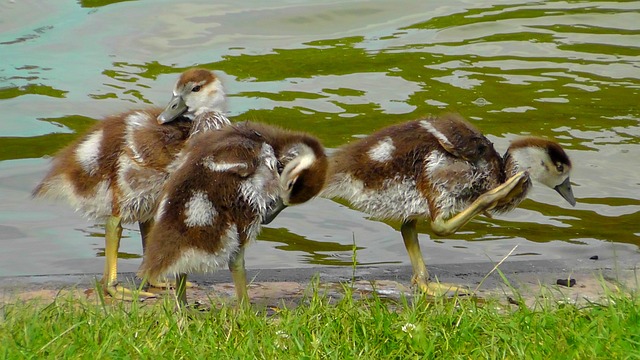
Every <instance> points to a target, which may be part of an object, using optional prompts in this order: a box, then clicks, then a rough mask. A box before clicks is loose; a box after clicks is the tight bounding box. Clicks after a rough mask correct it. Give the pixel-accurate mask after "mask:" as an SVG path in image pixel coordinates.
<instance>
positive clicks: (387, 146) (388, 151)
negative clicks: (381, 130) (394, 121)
mask: <svg viewBox="0 0 640 360" xmlns="http://www.w3.org/2000/svg"><path fill="white" fill-rule="evenodd" d="M395 150H396V147H395V145H394V144H393V139H391V138H390V137H389V136H387V137H385V138H384V139H382V140H380V142H378V143H377V144H375V145H374V146H372V147H371V149H369V151H367V154H368V155H369V157H370V158H371V160H373V161H377V162H386V161H389V160H391V159H393V152H394V151H395Z"/></svg>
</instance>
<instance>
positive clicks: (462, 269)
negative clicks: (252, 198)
mask: <svg viewBox="0 0 640 360" xmlns="http://www.w3.org/2000/svg"><path fill="white" fill-rule="evenodd" d="M639 264H640V263H637V262H636V263H634V262H633V261H632V260H631V259H627V261H620V260H616V259H598V260H589V259H587V260H584V259H580V260H574V261H558V260H535V261H529V260H524V261H518V260H516V261H505V262H504V263H502V264H500V266H499V269H500V272H501V273H502V274H504V276H505V278H506V279H507V280H508V282H509V284H510V285H511V286H512V287H513V289H510V286H509V285H507V284H505V281H504V280H503V278H502V277H501V276H500V274H499V272H498V271H494V272H491V271H492V269H493V268H494V265H495V264H494V263H491V262H489V261H487V262H483V263H465V264H444V265H442V264H441V265H432V266H428V270H429V273H430V275H431V278H432V279H436V278H437V280H438V281H440V282H445V283H451V284H455V285H463V286H466V287H468V289H469V290H475V289H476V288H478V289H479V290H478V291H477V292H475V294H476V295H477V296H478V297H481V298H485V297H487V298H488V297H498V298H499V299H500V300H505V301H506V300H509V301H511V300H510V299H509V297H510V296H511V295H513V290H514V289H515V291H516V292H517V295H518V296H522V297H523V298H524V299H525V301H526V303H527V304H531V305H533V304H535V301H536V299H537V298H539V297H540V296H542V293H543V292H544V293H546V294H549V295H551V296H556V297H557V299H556V300H558V301H569V302H575V303H583V302H585V301H587V302H589V301H597V300H598V299H600V298H602V297H603V296H604V295H605V294H606V292H607V291H616V290H617V289H627V290H637V289H638V283H639V280H638V279H639V278H638V274H637V272H636V270H637V268H638V265H639ZM489 273H490V274H489ZM487 274H489V275H488V276H487ZM101 275H102V274H53V275H25V276H10V277H0V303H9V302H12V301H15V300H30V299H41V300H43V301H53V299H55V297H57V296H60V295H62V294H65V293H68V292H72V293H76V294H78V295H80V294H84V295H86V296H87V297H91V296H93V297H95V294H93V293H94V292H95V291H94V289H95V286H96V284H97V281H98V280H99V278H100V277H101ZM354 275H355V276H354ZM411 276H412V269H411V266H358V267H356V269H355V273H354V271H353V268H352V267H348V266H323V267H311V268H296V269H247V279H248V282H249V283H250V285H249V296H250V298H251V300H252V303H258V304H264V305H267V306H279V305H281V304H283V303H285V304H287V303H288V304H291V305H294V306H295V305H296V304H297V303H298V302H299V300H300V299H302V298H303V297H304V295H305V293H307V290H308V288H309V285H310V284H311V283H312V281H313V280H315V279H317V280H318V284H319V285H318V287H317V288H318V289H325V290H326V291H327V294H328V295H330V296H334V297H336V296H337V297H339V296H340V293H341V289H342V286H343V285H342V284H345V283H347V284H351V286H352V287H353V289H354V290H356V292H357V293H359V294H360V295H366V294H370V293H372V292H376V293H378V295H380V296H384V297H388V298H395V299H399V298H401V297H403V296H405V297H409V298H410V297H412V296H413V294H414V292H413V290H412V288H411ZM134 278H135V274H134V273H130V272H126V273H119V279H120V282H121V284H122V285H124V286H129V285H133V284H135V285H139V284H140V281H139V279H134ZM568 278H571V279H575V280H576V285H575V286H573V287H566V286H560V285H556V281H557V280H558V279H568ZM189 280H190V281H192V282H194V283H195V284H196V285H197V287H195V288H191V289H189V290H187V293H188V297H189V299H190V300H189V301H194V300H195V301H199V302H206V301H209V300H211V299H218V300H219V301H222V302H223V303H226V302H233V299H234V297H235V295H234V287H233V283H232V282H231V276H230V273H229V271H228V270H226V269H221V270H220V271H217V272H216V273H213V274H207V275H190V276H189ZM352 280H355V281H352ZM481 282H482V284H481V286H479V284H480V283H481ZM478 286H479V287H478ZM545 289H547V290H548V292H547V291H545ZM163 292H165V293H166V291H163ZM552 294H555V295H552ZM165 296H166V295H165ZM216 301H217V300H216Z"/></svg>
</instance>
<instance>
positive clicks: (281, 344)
mask: <svg viewBox="0 0 640 360" xmlns="http://www.w3.org/2000/svg"><path fill="white" fill-rule="evenodd" d="M276 335H278V338H277V339H276V348H278V349H280V350H287V349H289V347H288V346H287V344H286V343H285V342H286V340H287V339H289V338H290V336H289V334H287V333H286V332H284V330H278V331H276Z"/></svg>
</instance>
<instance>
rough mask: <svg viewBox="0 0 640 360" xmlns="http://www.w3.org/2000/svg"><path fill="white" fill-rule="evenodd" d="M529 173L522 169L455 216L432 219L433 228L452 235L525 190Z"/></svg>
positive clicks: (442, 234)
mask: <svg viewBox="0 0 640 360" xmlns="http://www.w3.org/2000/svg"><path fill="white" fill-rule="evenodd" d="M528 178H529V177H528V175H527V174H526V173H525V172H524V171H521V172H519V173H517V174H516V175H514V176H512V177H511V178H509V179H508V180H507V181H506V182H505V183H504V184H501V185H500V186H497V187H495V188H494V189H492V190H489V191H487V192H486V193H484V194H482V195H480V197H478V198H477V199H476V201H474V202H473V203H472V204H471V205H469V206H468V207H467V208H466V209H464V210H463V211H461V212H460V213H458V214H456V215H455V216H454V217H452V218H450V219H448V220H445V219H443V218H442V217H440V216H438V217H436V218H435V219H433V220H432V221H431V228H432V229H433V231H434V232H435V233H436V234H437V235H440V236H445V235H451V234H453V233H455V232H456V231H458V230H459V229H460V228H461V227H462V226H464V225H465V224H466V223H468V222H469V221H470V220H471V219H473V218H474V217H475V216H476V215H478V214H480V213H483V212H486V211H488V210H491V209H493V208H494V207H495V206H496V205H498V204H501V203H504V202H507V201H509V200H510V199H512V198H513V197H515V196H517V195H519V194H521V193H522V191H523V185H524V183H525V182H526V181H527V180H528Z"/></svg>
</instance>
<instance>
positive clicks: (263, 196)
mask: <svg viewBox="0 0 640 360" xmlns="http://www.w3.org/2000/svg"><path fill="white" fill-rule="evenodd" d="M176 165H177V166H176V170H175V171H174V172H173V173H172V174H171V176H170V177H169V179H168V180H167V183H166V186H165V187H164V190H163V192H162V194H161V195H160V197H161V200H160V202H159V204H158V209H157V211H156V214H155V218H154V219H155V225H154V226H153V228H152V229H151V231H150V233H149V237H148V246H147V251H145V255H144V260H143V262H142V265H141V267H140V271H139V273H138V275H139V276H140V277H142V278H157V277H159V276H165V275H177V276H178V298H179V299H180V301H181V302H182V303H186V292H185V289H184V286H182V285H181V284H183V283H184V282H185V281H186V273H191V272H212V271H214V270H216V269H217V268H219V267H221V266H228V267H229V270H231V274H232V277H233V281H234V283H235V287H236V294H237V297H238V300H239V302H246V301H248V296H247V286H246V275H245V267H244V248H245V246H246V245H247V244H248V243H249V242H251V241H252V240H254V239H255V238H256V236H257V234H258V232H259V231H260V224H261V223H262V222H268V221H270V220H271V219H272V218H273V217H275V215H277V211H279V210H280V209H282V208H283V207H284V206H286V205H289V204H299V203H303V202H305V201H307V200H309V199H311V198H312V197H314V196H315V195H316V194H318V192H320V190H321V189H322V187H323V185H324V181H325V175H326V170H327V166H328V161H327V158H326V155H325V153H324V149H323V147H322V145H321V144H320V142H318V140H317V139H315V138H314V137H312V136H309V135H306V134H303V133H296V132H290V131H286V130H281V129H278V128H274V127H271V126H267V125H264V124H257V123H241V124H235V125H231V126H227V127H225V128H223V129H221V130H218V131H209V132H206V133H203V134H202V135H198V136H195V137H193V138H192V139H190V140H189V141H188V143H187V146H186V147H185V150H184V155H183V156H182V157H181V162H180V163H179V164H176ZM276 208H277V210H275V212H272V211H274V209H276Z"/></svg>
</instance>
